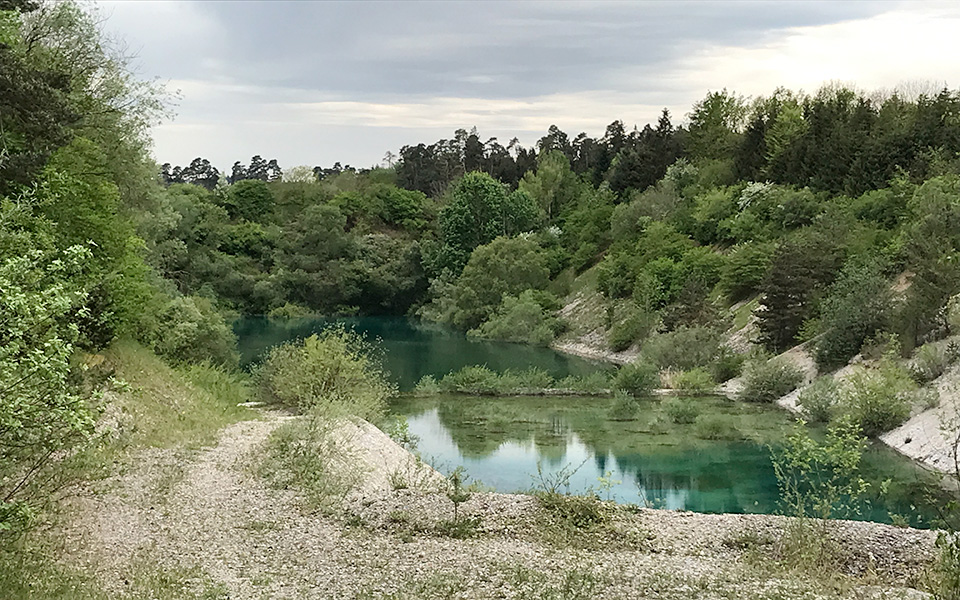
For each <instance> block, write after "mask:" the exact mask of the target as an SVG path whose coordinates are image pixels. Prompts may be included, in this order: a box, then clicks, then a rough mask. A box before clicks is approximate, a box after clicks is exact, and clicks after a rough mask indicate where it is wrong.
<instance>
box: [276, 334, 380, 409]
mask: <svg viewBox="0 0 960 600" xmlns="http://www.w3.org/2000/svg"><path fill="white" fill-rule="evenodd" d="M257 379H258V381H259V384H260V391H261V394H262V395H263V397H264V399H265V400H266V401H268V402H276V403H279V404H283V405H285V406H290V407H293V408H297V409H300V410H301V411H303V412H310V411H314V412H317V413H319V414H326V415H333V416H340V415H344V414H347V415H352V416H356V417H360V418H362V419H367V420H375V419H378V418H379V417H380V416H382V415H383V413H384V412H385V410H386V402H387V399H388V398H389V397H390V396H392V395H393V394H395V393H396V390H395V388H394V387H393V385H392V384H390V383H389V382H388V381H387V379H386V376H385V375H384V373H383V370H382V368H381V367H380V365H379V363H378V361H377V360H375V359H374V358H373V348H372V347H371V346H370V345H369V344H368V343H367V342H366V341H365V340H364V339H363V338H361V337H360V336H359V335H357V334H356V333H353V332H352V331H347V330H344V329H342V328H334V329H328V330H327V331H324V332H323V333H320V334H317V335H312V336H310V337H308V338H307V339H305V340H303V341H301V342H295V343H289V344H282V345H280V346H276V347H274V348H273V349H272V350H271V351H270V353H269V354H268V355H267V358H266V359H265V360H264V361H263V363H262V364H261V365H260V367H259V369H258V372H257Z"/></svg>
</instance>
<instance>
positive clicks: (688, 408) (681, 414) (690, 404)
mask: <svg viewBox="0 0 960 600" xmlns="http://www.w3.org/2000/svg"><path fill="white" fill-rule="evenodd" d="M660 405H661V406H662V407H663V411H664V412H665V413H667V416H668V417H669V418H670V420H671V421H672V422H674V423H676V424H678V425H690V424H691V423H695V422H696V421H697V417H698V416H699V415H700V407H699V406H697V403H696V402H694V401H693V400H691V399H690V398H665V399H664V400H663V401H662V402H661V403H660Z"/></svg>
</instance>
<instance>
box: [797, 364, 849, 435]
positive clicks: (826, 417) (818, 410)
mask: <svg viewBox="0 0 960 600" xmlns="http://www.w3.org/2000/svg"><path fill="white" fill-rule="evenodd" d="M838 393H839V386H838V385H837V382H836V381H834V379H833V377H831V376H829V375H825V376H823V377H818V378H817V379H816V380H814V382H813V383H812V384H810V385H809V386H807V387H806V388H804V389H803V390H802V391H801V392H800V395H799V397H798V398H797V405H798V406H799V407H800V408H801V410H802V411H803V416H804V417H805V418H806V419H807V420H808V421H810V422H812V423H829V422H830V421H831V420H832V419H833V414H834V410H835V409H836V405H837V395H838Z"/></svg>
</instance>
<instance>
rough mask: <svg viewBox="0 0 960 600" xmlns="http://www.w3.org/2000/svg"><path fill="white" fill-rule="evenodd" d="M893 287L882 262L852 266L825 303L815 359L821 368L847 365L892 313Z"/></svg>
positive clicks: (837, 282) (823, 304) (822, 307)
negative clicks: (891, 289) (884, 273)
mask: <svg viewBox="0 0 960 600" xmlns="http://www.w3.org/2000/svg"><path fill="white" fill-rule="evenodd" d="M890 307H891V292H890V284H889V282H888V281H887V279H886V277H884V275H883V266H882V265H881V264H880V263H878V262H875V261H874V262H867V263H863V264H857V263H853V264H848V265H846V266H844V268H843V271H842V272H841V273H840V276H839V277H838V278H837V281H836V282H835V283H834V284H833V285H832V286H831V287H830V292H829V293H828V294H827V297H826V298H825V299H824V300H823V302H822V306H821V310H820V319H819V330H820V331H822V332H823V333H822V334H821V336H820V338H819V339H818V340H817V343H816V347H815V349H814V356H815V357H816V359H817V365H818V366H819V367H820V368H821V369H833V368H836V367H840V366H842V365H845V364H846V363H847V361H849V360H850V358H851V357H853V356H854V355H855V354H856V353H857V352H858V351H859V350H860V347H861V346H862V345H863V342H864V340H866V339H867V338H869V337H870V336H872V335H874V334H875V333H876V332H877V331H878V330H879V329H880V328H881V327H882V326H883V324H884V322H885V320H886V318H887V316H888V315H889V314H890Z"/></svg>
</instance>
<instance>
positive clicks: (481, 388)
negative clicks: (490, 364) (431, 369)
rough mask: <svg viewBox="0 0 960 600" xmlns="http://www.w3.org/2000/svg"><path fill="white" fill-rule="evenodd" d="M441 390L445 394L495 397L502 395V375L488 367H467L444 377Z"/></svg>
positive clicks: (441, 381)
mask: <svg viewBox="0 0 960 600" xmlns="http://www.w3.org/2000/svg"><path fill="white" fill-rule="evenodd" d="M440 389H441V390H443V391H445V392H458V393H468V394H480V395H494V394H498V393H500V389H501V386H500V375H499V374H498V373H497V372H495V371H493V370H491V369H489V368H487V367H486V366H481V365H472V366H467V367H463V368H462V369H460V370H459V371H454V372H452V373H448V374H446V375H444V376H443V378H442V379H441V380H440Z"/></svg>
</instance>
